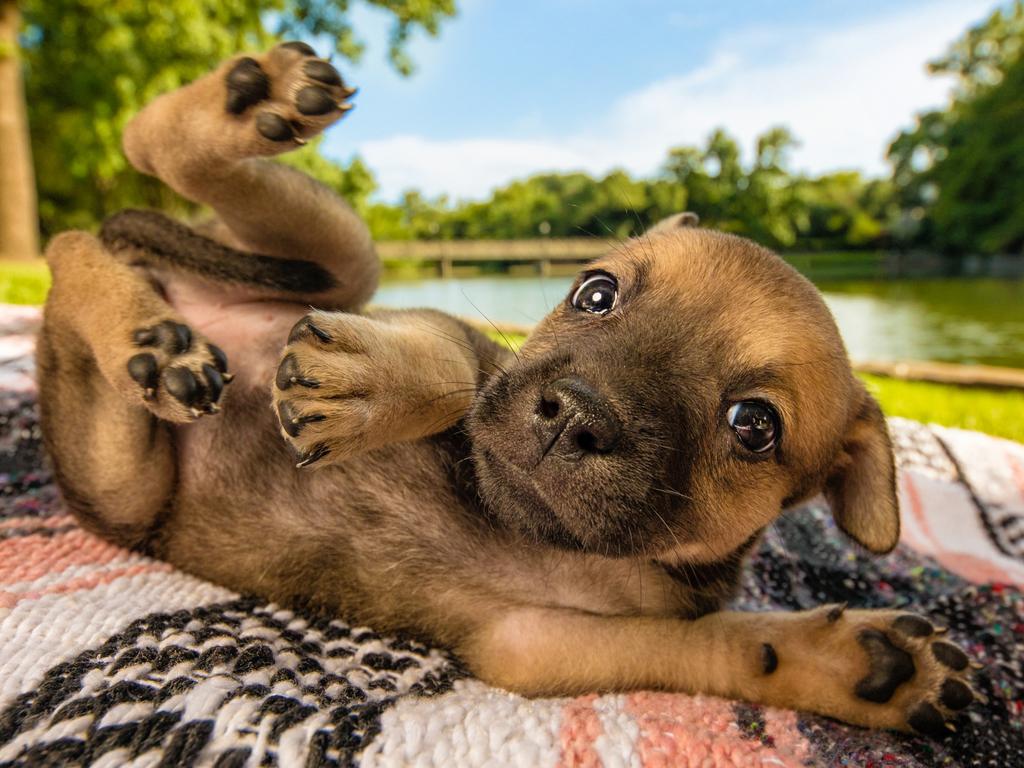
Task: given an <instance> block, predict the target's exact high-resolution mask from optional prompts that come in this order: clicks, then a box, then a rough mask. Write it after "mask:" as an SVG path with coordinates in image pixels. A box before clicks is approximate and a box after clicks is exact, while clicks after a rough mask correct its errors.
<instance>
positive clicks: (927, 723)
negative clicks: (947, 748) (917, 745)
mask: <svg viewBox="0 0 1024 768" xmlns="http://www.w3.org/2000/svg"><path fill="white" fill-rule="evenodd" d="M907 722H908V723H909V724H910V727H911V728H913V729H914V730H915V731H917V732H918V733H923V734H924V735H925V736H932V737H934V738H938V739H941V738H942V737H944V736H946V735H947V733H948V731H947V729H946V720H945V719H944V718H943V717H942V714H941V713H940V712H939V710H937V709H936V708H935V707H933V706H932V705H931V704H929V703H927V702H924V703H923V704H918V705H917V706H916V707H914V708H913V709H912V710H910V716H909V717H908V718H907Z"/></svg>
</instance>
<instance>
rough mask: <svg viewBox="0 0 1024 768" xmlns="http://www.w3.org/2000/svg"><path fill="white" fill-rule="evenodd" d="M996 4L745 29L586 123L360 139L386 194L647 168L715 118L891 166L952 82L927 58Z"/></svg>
mask: <svg viewBox="0 0 1024 768" xmlns="http://www.w3.org/2000/svg"><path fill="white" fill-rule="evenodd" d="M990 8H991V0H988V1H987V2H985V1H982V0H970V1H968V0H952V1H951V2H940V3H936V4H932V5H930V6H927V7H925V8H922V7H920V6H919V7H917V8H916V9H914V10H913V11H910V10H907V9H902V10H898V11H896V12H893V13H890V14H888V15H885V16H882V17H876V18H874V19H871V20H870V21H867V22H861V23H859V24H856V25H852V26H846V27H844V28H803V29H799V30H794V29H792V28H790V29H774V30H765V29H760V30H756V31H754V30H752V31H747V32H744V33H739V34H735V35H732V36H730V37H726V38H724V39H723V40H721V41H720V42H719V43H718V44H717V46H716V47H715V49H714V50H713V52H712V54H711V56H710V57H709V58H708V60H707V61H706V62H705V63H704V64H703V65H701V66H700V67H698V68H696V69H694V70H692V71H690V72H686V73H682V74H680V75H678V76H674V77H670V78H666V79H663V80H660V81H657V82H654V83H652V84H650V85H648V86H646V87H644V88H642V89H640V90H638V91H635V92H632V93H627V94H625V95H623V96H621V97H620V98H619V99H617V100H616V101H615V102H613V104H612V106H611V109H610V110H609V112H608V113H607V114H605V115H595V116H594V119H593V120H591V121H590V124H591V125H592V126H594V127H592V128H590V129H589V130H588V131H587V132H585V133H580V134H576V135H568V136H562V137H545V138H541V139H529V140H508V139H497V138H488V137H479V138H473V139H459V140H433V139H425V138H422V137H417V136H415V135H396V136H391V137H385V138H381V139H377V140H372V141H366V142H363V143H361V144H360V145H359V146H358V147H357V151H358V152H359V153H360V154H361V155H362V156H363V157H364V158H365V159H366V160H367V162H368V163H369V164H370V166H371V167H372V168H373V169H374V171H375V172H376V173H377V176H378V180H379V182H380V184H381V196H382V197H383V198H385V199H393V198H395V197H396V196H397V195H398V194H399V193H400V192H401V191H402V190H404V189H408V188H417V189H421V190H423V191H424V192H425V193H427V194H429V195H436V194H441V193H447V194H449V195H451V196H453V197H456V198H465V197H482V196H484V195H486V194H487V193H488V192H489V191H490V190H491V189H492V188H494V187H495V186H499V185H501V184H503V183H505V182H507V181H508V180H510V179H512V178H514V177H520V176H524V175H527V174H530V173H536V172H540V171H547V170H573V169H582V170H586V171H588V172H590V173H602V172H604V171H607V170H608V169H610V168H612V167H625V168H627V169H628V170H630V171H631V172H633V173H637V174H647V173H651V172H652V171H654V170H655V169H656V168H657V167H658V165H659V164H660V163H661V161H662V160H663V158H664V156H665V153H666V150H667V149H668V148H669V147H671V146H675V145H679V144H700V143H702V142H703V141H704V139H705V138H706V137H707V135H708V133H710V132H711V130H713V129H714V128H715V127H717V126H724V127H725V128H726V129H727V130H728V131H729V132H730V133H731V134H733V135H734V136H736V137H737V138H738V139H739V140H740V142H741V144H742V145H743V146H744V148H745V149H749V148H750V147H752V145H753V140H754V137H755V136H756V135H757V134H759V133H761V132H762V131H764V130H765V129H766V128H768V127H770V126H772V125H778V124H784V125H787V126H789V127H790V128H791V130H792V131H793V132H794V133H795V134H796V136H797V138H798V139H799V141H800V142H801V146H800V147H799V148H798V149H797V150H796V151H795V152H794V154H793V160H794V164H795V166H796V167H797V168H799V169H801V170H807V171H813V172H821V171H828V170H834V169H838V168H859V169H861V170H863V171H866V172H868V173H881V172H883V171H884V169H885V163H884V155H885V150H886V147H887V146H888V143H889V141H890V139H891V138H892V137H893V136H894V134H895V133H896V131H897V130H898V129H899V128H900V127H902V126H904V125H907V124H909V122H910V120H911V118H912V116H913V114H914V113H915V112H917V111H919V110H921V109H925V108H928V107H932V106H936V105H940V104H942V103H943V101H944V99H945V97H946V95H947V93H948V89H949V85H950V84H949V82H948V81H945V80H943V79H940V78H935V77H930V76H929V75H928V74H927V72H926V70H925V64H926V62H927V61H929V60H930V59H932V58H934V57H936V56H937V55H939V54H941V53H942V52H943V51H944V50H945V48H946V46H947V45H948V44H949V43H950V42H951V41H952V40H953V39H955V38H956V37H957V36H958V35H960V34H961V33H962V31H963V30H964V28H965V27H966V26H967V25H968V24H970V23H972V22H974V21H976V20H977V19H978V18H979V17H981V16H982V15H983V14H984V13H985V12H986V11H988V10H989V9H990ZM793 40H799V41H801V42H800V44H799V45H798V46H794V45H793V44H792V41H793Z"/></svg>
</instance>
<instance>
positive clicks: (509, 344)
mask: <svg viewBox="0 0 1024 768" xmlns="http://www.w3.org/2000/svg"><path fill="white" fill-rule="evenodd" d="M459 291H460V292H461V293H462V297H463V298H464V299H465V300H466V301H468V302H469V303H470V304H472V306H473V309H475V310H476V311H477V312H479V313H480V317H482V318H483V319H484V320H486V321H487V324H488V325H490V326H491V328H493V329H494V331H495V332H496V333H497V334H498V335H499V336H501V340H502V341H504V342H505V346H507V347H508V351H509V352H511V353H512V354H513V355H515V356H516V361H517V362H520V361H519V351H518V350H517V349H516V348H515V346H513V344H512V342H511V341H509V338H508V336H506V335H505V333H504V332H503V331H502V330H501V328H499V327H498V326H496V325H495V324H494V322H493V321H492V320H491V318H489V317H488V316H487V315H485V314H484V313H483V310H481V309H480V307H478V306H477V305H476V302H474V301H473V300H472V299H471V298H469V294H467V293H466V291H465V289H464V288H460V289H459Z"/></svg>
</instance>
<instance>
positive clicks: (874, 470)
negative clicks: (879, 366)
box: [824, 387, 900, 554]
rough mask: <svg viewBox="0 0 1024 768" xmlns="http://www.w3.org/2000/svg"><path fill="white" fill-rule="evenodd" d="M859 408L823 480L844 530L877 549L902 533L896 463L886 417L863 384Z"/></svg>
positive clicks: (881, 550) (889, 547) (891, 544)
mask: <svg viewBox="0 0 1024 768" xmlns="http://www.w3.org/2000/svg"><path fill="white" fill-rule="evenodd" d="M858 389H859V390H860V393H861V395H862V398H863V399H862V401H861V407H860V409H859V410H858V412H857V414H856V416H855V417H854V419H853V421H852V422H851V423H850V425H849V426H848V427H847V432H846V437H845V438H844V439H843V446H842V450H841V451H840V453H839V456H838V458H837V459H836V462H835V464H833V466H832V470H831V472H830V474H829V478H828V480H827V481H826V483H825V489H824V490H825V498H826V499H828V502H829V504H830V505H831V506H832V516H833V517H834V518H835V520H836V523H837V524H838V525H839V527H840V528H841V529H842V531H843V532H844V533H845V534H846V535H847V536H849V537H850V538H852V539H853V540H854V541H856V542H857V543H859V544H861V545H862V546H864V547H866V548H867V549H869V550H871V551H872V552H875V553H878V554H884V553H886V552H889V551H890V550H892V549H893V548H894V547H895V546H896V543H897V542H898V541H899V538H900V514H899V509H898V507H897V501H896V466H895V461H894V459H893V453H892V443H891V442H890V441H889V431H888V430H887V429H886V426H885V417H884V416H883V415H882V409H881V408H879V407H878V403H876V402H875V400H874V398H873V397H871V395H869V394H868V393H867V392H866V391H865V390H864V389H863V388H862V387H858Z"/></svg>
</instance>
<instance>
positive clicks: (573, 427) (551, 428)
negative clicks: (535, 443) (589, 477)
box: [535, 376, 622, 459]
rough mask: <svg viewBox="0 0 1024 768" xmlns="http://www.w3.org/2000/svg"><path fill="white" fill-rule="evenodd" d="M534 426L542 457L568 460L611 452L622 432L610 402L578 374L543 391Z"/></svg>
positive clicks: (555, 382)
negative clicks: (548, 456) (556, 457)
mask: <svg viewBox="0 0 1024 768" xmlns="http://www.w3.org/2000/svg"><path fill="white" fill-rule="evenodd" d="M535 428H536V431H537V437H539V438H540V442H541V452H542V453H541V458H543V457H544V456H547V455H548V454H549V453H554V454H555V455H557V456H560V457H562V458H565V459H580V458H582V457H583V456H585V455H586V454H598V453H609V452H611V451H612V450H613V449H614V448H615V444H616V443H617V442H618V441H619V436H620V435H621V434H622V425H621V424H620V423H619V420H618V419H617V418H616V417H615V413H614V412H613V411H612V408H611V405H610V404H609V403H608V401H607V400H606V399H605V398H604V397H603V396H602V395H601V394H600V393H598V392H597V391H596V390H594V388H593V387H591V386H590V385H589V384H587V382H585V381H583V379H580V378H577V377H575V376H574V377H567V378H564V379H558V380H557V381H553V382H551V383H550V384H548V385H547V386H545V387H544V388H543V389H542V390H541V393H540V402H539V403H538V404H537V414H536V420H535Z"/></svg>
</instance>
